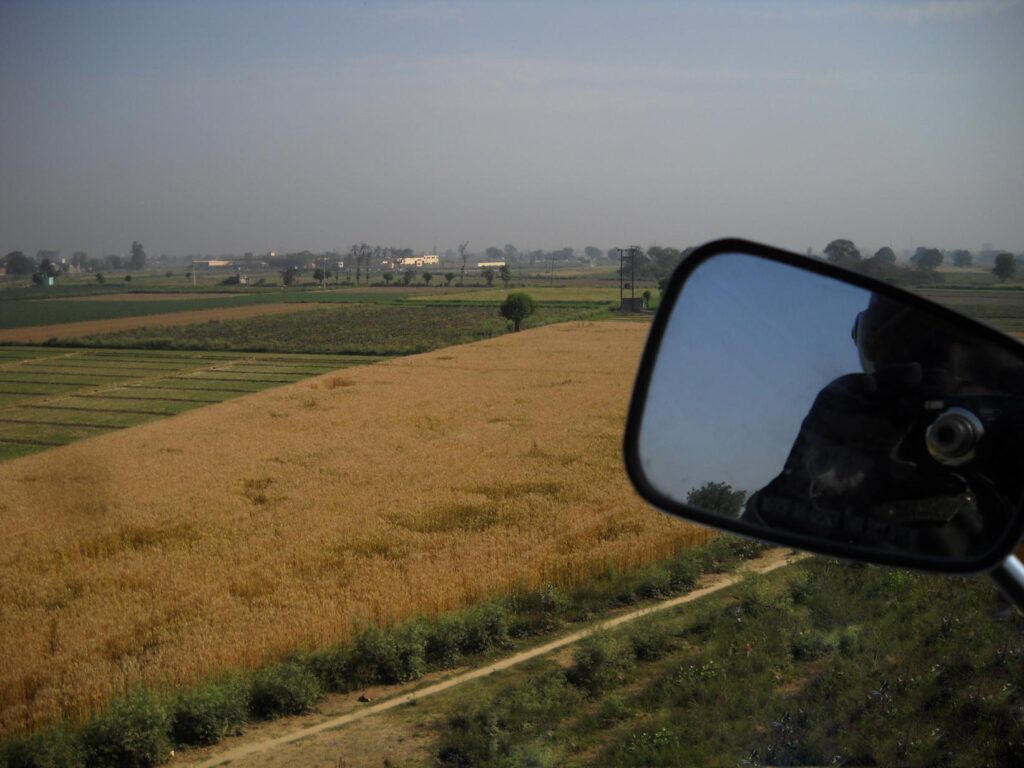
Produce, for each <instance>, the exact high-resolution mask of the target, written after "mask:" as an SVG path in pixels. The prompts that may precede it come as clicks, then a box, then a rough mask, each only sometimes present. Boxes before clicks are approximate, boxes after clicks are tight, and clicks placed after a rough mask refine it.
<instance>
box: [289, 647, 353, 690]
mask: <svg viewBox="0 0 1024 768" xmlns="http://www.w3.org/2000/svg"><path fill="white" fill-rule="evenodd" d="M355 664H356V653H355V650H354V649H352V648H349V647H346V646H335V647H334V648H327V649H325V650H323V651H316V652H315V653H311V654H309V655H308V656H306V658H305V659H303V662H302V665H303V666H304V667H305V668H306V669H308V670H309V671H310V672H311V673H312V674H313V676H314V677H316V679H317V680H319V681H320V685H321V686H322V687H323V689H324V690H325V691H331V692H333V693H344V692H345V691H350V690H352V687H353V685H355V683H356V680H355V672H354V669H355Z"/></svg>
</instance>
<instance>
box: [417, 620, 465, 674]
mask: <svg viewBox="0 0 1024 768" xmlns="http://www.w3.org/2000/svg"><path fill="white" fill-rule="evenodd" d="M465 645H466V623H465V621H464V620H463V618H462V615H461V614H458V613H456V614H452V615H448V616H440V617H438V618H437V619H436V620H435V621H434V622H433V623H432V624H431V625H430V627H429V628H428V629H427V635H426V638H425V643H424V658H425V659H426V661H427V663H428V664H429V665H430V666H432V667H437V668H440V669H444V668H446V667H453V666H455V664H456V663H458V660H459V657H460V656H461V655H462V649H463V647H464V646H465Z"/></svg>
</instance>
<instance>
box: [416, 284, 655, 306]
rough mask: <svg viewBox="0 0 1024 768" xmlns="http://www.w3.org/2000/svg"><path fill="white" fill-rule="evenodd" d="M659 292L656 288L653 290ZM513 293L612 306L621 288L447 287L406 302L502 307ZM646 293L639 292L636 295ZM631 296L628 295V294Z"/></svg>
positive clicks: (545, 300) (541, 299) (557, 301)
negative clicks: (493, 305) (474, 304)
mask: <svg viewBox="0 0 1024 768" xmlns="http://www.w3.org/2000/svg"><path fill="white" fill-rule="evenodd" d="M650 290H651V292H652V293H657V289H655V288H652V289H650ZM512 291H525V292H526V293H528V294H530V296H532V297H533V299H534V300H535V301H538V302H542V303H545V304H582V305H586V304H613V305H615V306H618V303H619V286H618V285H617V284H616V285H615V286H614V287H612V286H593V287H579V286H568V287H553V288H550V287H547V286H529V287H526V288H515V287H513V288H447V289H443V290H440V291H430V292H429V293H428V292H424V293H422V294H417V293H412V294H410V296H409V297H408V298H407V299H406V301H408V302H443V303H449V302H458V303H468V304H473V303H486V304H500V303H501V302H502V301H504V300H505V297H506V296H508V295H509V293H510V292H512ZM641 293H643V291H640V290H638V291H637V296H640V294H641ZM626 295H627V296H628V295H629V292H628V291H627V292H626Z"/></svg>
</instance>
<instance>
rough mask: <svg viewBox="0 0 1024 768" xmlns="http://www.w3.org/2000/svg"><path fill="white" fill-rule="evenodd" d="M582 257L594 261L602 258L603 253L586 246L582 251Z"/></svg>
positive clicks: (593, 247) (598, 249)
mask: <svg viewBox="0 0 1024 768" xmlns="http://www.w3.org/2000/svg"><path fill="white" fill-rule="evenodd" d="M583 255H584V256H586V257H587V258H588V259H590V260H591V261H594V260H596V259H600V258H601V257H602V256H604V251H602V250H601V249H600V248H597V247H595V246H593V245H588V246H587V247H586V248H584V249H583Z"/></svg>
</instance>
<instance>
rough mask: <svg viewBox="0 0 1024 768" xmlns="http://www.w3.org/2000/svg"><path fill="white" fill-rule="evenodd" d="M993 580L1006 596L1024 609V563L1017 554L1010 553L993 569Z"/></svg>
mask: <svg viewBox="0 0 1024 768" xmlns="http://www.w3.org/2000/svg"><path fill="white" fill-rule="evenodd" d="M991 575H992V580H993V581H994V582H995V583H996V584H997V585H998V587H999V590H1000V591H1001V592H1002V593H1003V594H1004V595H1005V596H1006V598H1007V599H1008V600H1009V601H1010V602H1011V603H1013V604H1014V605H1015V606H1017V610H1018V611H1024V563H1022V562H1021V561H1020V559H1019V558H1018V557H1017V556H1016V555H1010V556H1009V557H1007V558H1006V559H1005V560H1003V562H1001V563H1000V564H999V565H997V566H996V567H995V568H993V569H992V573H991Z"/></svg>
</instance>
